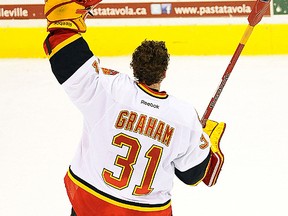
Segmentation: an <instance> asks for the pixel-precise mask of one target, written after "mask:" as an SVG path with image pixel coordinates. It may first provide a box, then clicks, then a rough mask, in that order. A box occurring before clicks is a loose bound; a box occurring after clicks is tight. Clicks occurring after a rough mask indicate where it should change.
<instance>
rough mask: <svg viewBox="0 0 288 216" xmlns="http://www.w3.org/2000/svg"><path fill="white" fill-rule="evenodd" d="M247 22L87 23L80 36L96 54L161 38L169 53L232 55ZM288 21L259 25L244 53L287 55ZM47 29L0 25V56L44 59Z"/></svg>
mask: <svg viewBox="0 0 288 216" xmlns="http://www.w3.org/2000/svg"><path fill="white" fill-rule="evenodd" d="M245 28H246V25H205V26H198V25H193V26H115V27H96V26H93V27H92V26H90V27H88V30H87V32H86V33H85V34H83V37H84V38H85V39H86V40H87V41H88V43H89V46H90V48H91V50H92V51H93V52H94V53H95V54H96V55H98V56H118V55H131V53H132V52H133V51H134V49H135V48H136V47H137V46H138V45H140V43H141V42H142V41H143V40H144V39H149V40H164V41H166V45H167V47H168V49H169V52H170V54H171V55H231V54H233V52H234V50H235V47H236V46H237V44H238V43H239V39H241V35H243V31H244V30H245ZM287 34H288V25H287V24H263V25H262V24H258V25H257V26H256V27H255V29H254V31H253V34H252V35H251V37H250V39H249V42H248V43H247V44H248V45H246V46H245V49H244V50H243V55H271V54H288V40H287ZM46 36H47V32H46V28H12V27H11V28H0V41H1V48H0V58H23V57H24V58H44V57H46V56H45V53H44V51H43V48H42V47H43V41H44V39H45V37H46Z"/></svg>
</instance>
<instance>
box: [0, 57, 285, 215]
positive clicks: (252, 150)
mask: <svg viewBox="0 0 288 216" xmlns="http://www.w3.org/2000/svg"><path fill="white" fill-rule="evenodd" d="M230 58H231V57H230V56H209V57H205V56H197V57H196V56H187V57H174V56H172V57H171V64H170V67H169V70H168V72H167V78H166V80H164V82H163V85H162V90H166V91H167V92H168V94H172V95H175V96H177V97H180V98H182V99H184V100H186V101H188V102H190V103H192V104H193V105H194V106H195V108H196V109H197V110H198V112H199V114H200V116H201V115H202V114H203V112H204V110H205V109H206V106H207V104H208V102H209V101H210V99H211V97H212V95H213V94H214V92H215V90H216V88H217V86H218V84H219V83H220V79H221V77H222V75H223V73H224V71H225V69H226V67H227V65H228V63H229V61H230ZM101 62H102V66H106V67H110V68H113V69H116V70H119V71H122V72H126V73H129V74H130V75H131V70H130V68H129V62H130V57H115V58H108V57H107V58H101ZM287 72H288V56H257V57H247V56H241V57H240V59H239V61H238V62H237V64H236V66H235V68H234V70H233V72H232V75H231V77H230V79H229V81H228V83H227V85H226V86H225V88H224V91H223V93H222V95H221V97H220V99H219V101H218V103H217V105H216V107H215V109H214V111H213V113H212V115H211V119H214V120H218V121H225V122H226V123H227V130H226V132H225V135H224V137H223V139H222V142H221V144H222V150H223V152H224V154H225V159H226V160H225V164H224V167H223V171H222V173H221V175H220V177H219V180H218V184H217V185H216V186H214V187H212V188H207V187H206V186H205V185H204V184H200V185H198V186H197V187H191V186H187V185H184V184H182V183H181V182H180V181H178V180H177V179H176V178H175V183H174V189H173V191H172V192H173V198H172V206H173V209H174V215H175V216H193V215H201V216H211V215H214V216H216V215H219V216H220V215H221V216H231V215H233V216H244V215H245V216H249V215H275V216H282V215H283V216H287V215H288V209H287V194H288V184H287V182H288V172H287V171H288V156H287V152H288V141H287V133H288V123H287V122H286V121H288V114H287V98H288V97H287V93H288V73H287ZM81 128H82V119H81V115H80V113H79V112H78V110H77V109H76V108H75V107H74V106H73V105H72V103H71V102H70V101H69V99H68V97H67V96H66V94H65V93H64V91H63V90H62V88H61V86H60V85H59V84H58V83H57V81H56V79H55V78H54V76H53V74H52V73H51V70H50V66H49V63H48V60H47V59H0V175H1V176H0V177H1V178H0V215H1V216H19V215H26V216H51V215H55V216H68V215H69V213H70V204H69V201H68V198H67V197H66V193H65V188H64V184H63V177H64V175H65V172H66V170H67V168H68V165H69V162H70V160H71V158H72V157H73V153H74V151H75V148H76V145H77V143H78V141H79V139H80V135H81Z"/></svg>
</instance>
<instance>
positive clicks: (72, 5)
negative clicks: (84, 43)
mask: <svg viewBox="0 0 288 216" xmlns="http://www.w3.org/2000/svg"><path fill="white" fill-rule="evenodd" d="M101 1H102V0H46V1H45V6H44V14H45V17H46V19H47V31H50V32H51V31H53V30H56V29H71V30H74V31H76V32H82V33H84V32H86V29H87V27H86V24H85V19H86V18H87V16H88V13H89V11H90V10H92V9H93V8H95V7H96V6H97V5H98V4H99V3H100V2H101Z"/></svg>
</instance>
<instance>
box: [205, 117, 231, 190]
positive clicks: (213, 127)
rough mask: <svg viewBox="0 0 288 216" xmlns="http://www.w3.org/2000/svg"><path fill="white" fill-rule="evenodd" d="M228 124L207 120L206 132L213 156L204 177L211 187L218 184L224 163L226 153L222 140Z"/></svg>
mask: <svg viewBox="0 0 288 216" xmlns="http://www.w3.org/2000/svg"><path fill="white" fill-rule="evenodd" d="M225 127H226V124H225V123H224V122H220V123H218V122H216V121H211V120H207V122H206V125H205V127H204V129H203V130H204V132H205V133H206V134H207V135H208V136H209V137H210V142H211V158H210V162H209V165H208V168H207V171H206V174H205V177H204V179H203V182H204V183H205V184H206V185H207V186H209V187H211V186H213V185H215V184H216V181H217V179H218V176H219V173H220V171H221V168H222V166H223V163H224V155H223V153H222V152H221V149H220V145H219V144H220V140H221V137H222V135H223V133H224V131H225Z"/></svg>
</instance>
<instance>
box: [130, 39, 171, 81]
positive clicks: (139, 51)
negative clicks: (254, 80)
mask: <svg viewBox="0 0 288 216" xmlns="http://www.w3.org/2000/svg"><path fill="white" fill-rule="evenodd" d="M169 60H170V55H169V53H168V50H167V48H166V45H165V42H164V41H153V40H145V41H143V42H142V43H141V45H140V46H138V47H137V48H136V49H135V51H134V53H133V55H132V61H131V63H130V66H131V67H132V69H133V75H134V77H135V78H136V80H137V81H138V82H140V83H145V84H146V85H152V84H155V83H159V82H161V81H162V80H163V79H164V78H165V73H166V70H167V67H168V64H169Z"/></svg>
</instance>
